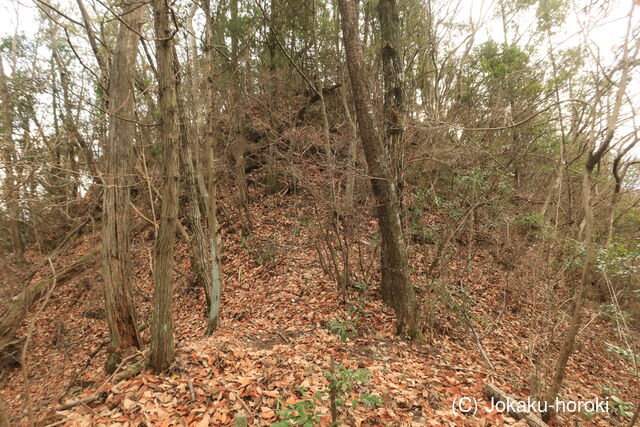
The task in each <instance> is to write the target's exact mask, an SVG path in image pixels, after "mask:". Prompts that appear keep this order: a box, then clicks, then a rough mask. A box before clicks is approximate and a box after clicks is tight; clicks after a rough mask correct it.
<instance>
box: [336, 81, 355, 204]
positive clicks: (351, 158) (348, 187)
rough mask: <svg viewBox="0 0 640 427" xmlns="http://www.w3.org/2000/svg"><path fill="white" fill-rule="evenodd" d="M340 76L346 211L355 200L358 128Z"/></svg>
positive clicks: (345, 84)
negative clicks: (345, 125)
mask: <svg viewBox="0 0 640 427" xmlns="http://www.w3.org/2000/svg"><path fill="white" fill-rule="evenodd" d="M341 74H342V87H341V88H340V100H341V101H342V108H343V109H344V115H345V117H346V119H347V123H348V124H349V152H348V159H347V161H348V163H347V182H346V184H345V188H344V207H345V208H346V209H348V210H351V209H353V201H354V198H355V187H356V157H357V154H358V128H357V127H356V124H355V122H354V121H353V118H352V117H351V110H350V109H349V102H348V100H347V92H348V91H349V88H348V86H347V82H346V79H347V78H348V77H347V76H346V75H345V74H346V73H341Z"/></svg>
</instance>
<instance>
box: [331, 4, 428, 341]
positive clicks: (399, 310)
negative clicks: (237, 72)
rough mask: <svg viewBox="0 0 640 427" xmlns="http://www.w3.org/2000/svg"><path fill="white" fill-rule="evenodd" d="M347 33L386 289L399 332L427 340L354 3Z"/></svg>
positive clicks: (347, 8)
mask: <svg viewBox="0 0 640 427" xmlns="http://www.w3.org/2000/svg"><path fill="white" fill-rule="evenodd" d="M339 4H340V13H341V15H342V34H343V39H344V45H345V53H346V57H347V67H348V69H349V76H350V79H351V88H352V91H353V97H354V102H355V105H356V113H357V119H358V127H359V129H360V139H361V140H362V146H363V148H364V152H365V157H366V160H367V166H368V168H369V174H370V176H371V187H372V189H373V194H374V196H375V199H376V202H377V204H378V206H377V209H376V212H377V217H378V227H379V229H380V236H381V240H382V250H381V252H384V253H385V255H384V256H382V262H383V264H382V289H383V294H386V295H387V296H388V298H389V302H390V304H391V306H392V307H393V308H394V309H395V311H396V322H397V332H398V334H400V335H402V336H408V337H410V338H413V339H422V338H423V337H422V331H421V328H420V321H419V319H420V313H419V308H418V304H417V301H416V297H415V294H414V291H413V287H412V286H411V283H410V278H409V263H408V260H407V249H406V244H405V241H404V237H403V235H402V225H401V223H400V209H399V206H398V201H397V197H396V194H395V189H394V183H393V174H392V172H391V170H390V167H389V164H388V160H387V158H386V156H385V155H384V146H383V142H382V137H381V133H380V131H379V128H378V126H377V125H376V121H375V114H374V110H373V103H372V100H371V98H370V94H371V93H372V92H371V90H370V83H369V79H368V77H367V71H366V68H365V62H364V54H363V51H362V45H361V43H360V38H359V36H358V26H357V20H356V8H355V4H354V2H353V0H340V3H339Z"/></svg>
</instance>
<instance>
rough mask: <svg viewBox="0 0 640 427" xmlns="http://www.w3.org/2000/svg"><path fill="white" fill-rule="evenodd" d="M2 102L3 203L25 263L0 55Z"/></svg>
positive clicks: (8, 106)
mask: <svg viewBox="0 0 640 427" xmlns="http://www.w3.org/2000/svg"><path fill="white" fill-rule="evenodd" d="M0 98H1V99H0V100H1V101H2V128H3V131H4V132H3V135H2V162H3V163H4V182H3V187H4V194H3V199H4V200H3V201H4V203H5V205H6V206H7V213H8V216H9V232H10V233H11V241H12V243H13V251H14V254H15V257H16V259H17V260H18V261H20V262H22V261H24V243H23V241H22V235H21V234H20V200H19V190H18V182H17V181H16V177H15V173H14V164H13V163H14V162H13V160H14V156H15V155H16V152H15V146H14V143H13V119H12V114H11V108H12V107H11V94H10V92H9V84H8V77H7V75H6V74H5V72H4V65H3V61H2V56H1V55H0Z"/></svg>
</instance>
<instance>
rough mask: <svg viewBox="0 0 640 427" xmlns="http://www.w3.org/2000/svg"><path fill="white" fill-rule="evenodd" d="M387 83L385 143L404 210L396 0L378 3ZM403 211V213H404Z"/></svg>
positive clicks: (385, 92)
mask: <svg viewBox="0 0 640 427" xmlns="http://www.w3.org/2000/svg"><path fill="white" fill-rule="evenodd" d="M378 15H379V18H380V33H381V34H380V35H381V41H382V49H381V51H380V56H381V58H382V72H383V82H384V144H385V148H386V150H387V153H389V167H390V168H391V173H392V176H393V180H394V184H395V186H396V193H397V197H398V203H399V204H400V209H401V210H402V190H403V187H404V177H403V168H404V147H403V141H404V138H403V137H404V88H403V84H402V60H401V57H400V43H401V34H402V32H401V29H400V18H399V16H398V11H397V5H396V0H380V1H379V2H378ZM401 213H402V212H401Z"/></svg>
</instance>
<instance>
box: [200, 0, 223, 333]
mask: <svg viewBox="0 0 640 427" xmlns="http://www.w3.org/2000/svg"><path fill="white" fill-rule="evenodd" d="M204 5H205V14H206V19H207V21H206V22H207V28H206V32H205V36H206V39H207V40H208V41H209V42H210V43H215V33H214V32H213V17H212V16H211V10H210V2H209V0H205V2H204ZM206 73H207V78H206V89H207V97H206V103H207V127H206V131H205V133H206V146H207V166H208V169H209V181H208V190H207V193H208V195H209V200H208V203H207V208H208V211H207V224H208V227H209V250H210V253H211V285H212V287H211V294H210V295H209V301H208V304H209V305H208V308H209V314H208V315H209V319H210V321H211V320H213V322H211V323H210V324H209V328H211V330H213V329H216V328H217V327H218V326H219V315H220V294H221V290H222V272H221V269H220V254H221V247H222V238H221V235H220V228H219V226H218V198H217V194H218V191H217V188H218V177H217V168H216V163H217V158H216V149H215V147H216V140H215V137H214V135H215V131H216V129H215V125H214V123H215V121H214V114H215V111H216V110H215V107H216V103H215V94H214V86H213V78H214V75H215V62H214V58H213V50H212V49H209V50H208V51H207V66H206ZM209 332H211V331H209Z"/></svg>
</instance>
